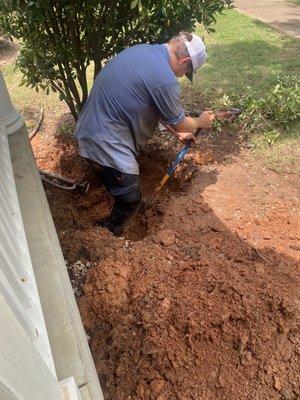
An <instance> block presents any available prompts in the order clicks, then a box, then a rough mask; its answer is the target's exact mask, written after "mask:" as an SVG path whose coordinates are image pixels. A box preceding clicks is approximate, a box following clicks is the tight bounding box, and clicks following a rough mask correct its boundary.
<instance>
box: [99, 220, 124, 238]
mask: <svg viewBox="0 0 300 400" xmlns="http://www.w3.org/2000/svg"><path fill="white" fill-rule="evenodd" d="M98 225H99V226H102V228H106V229H108V230H109V231H110V232H111V233H112V234H113V235H114V236H122V234H123V231H124V228H123V226H117V225H114V224H113V222H112V220H111V217H108V218H105V219H102V220H101V221H99V223H98Z"/></svg>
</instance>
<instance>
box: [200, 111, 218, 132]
mask: <svg viewBox="0 0 300 400" xmlns="http://www.w3.org/2000/svg"><path fill="white" fill-rule="evenodd" d="M215 118H216V116H215V114H214V112H213V111H210V110H208V111H204V112H203V113H202V114H201V115H200V116H199V117H198V121H199V125H200V128H202V129H209V128H211V127H212V123H213V120H214V119H215Z"/></svg>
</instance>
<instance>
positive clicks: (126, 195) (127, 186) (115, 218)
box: [89, 162, 141, 227]
mask: <svg viewBox="0 0 300 400" xmlns="http://www.w3.org/2000/svg"><path fill="white" fill-rule="evenodd" d="M89 163H90V162H89ZM90 164H92V165H93V166H94V168H95V169H96V171H97V174H98V176H99V178H100V180H101V182H102V183H103V185H104V186H105V187H106V188H107V190H108V191H109V193H110V194H111V195H112V196H113V198H114V199H115V202H114V205H113V209H112V211H111V215H110V219H111V222H112V224H113V225H115V226H117V227H123V226H124V225H125V223H126V221H127V220H128V219H129V217H130V216H131V215H132V214H133V213H135V211H136V210H137V209H138V208H139V206H140V203H141V183H140V176H139V175H134V174H126V173H124V172H121V171H118V170H117V169H114V168H110V167H104V166H101V165H99V164H96V163H94V162H92V163H90Z"/></svg>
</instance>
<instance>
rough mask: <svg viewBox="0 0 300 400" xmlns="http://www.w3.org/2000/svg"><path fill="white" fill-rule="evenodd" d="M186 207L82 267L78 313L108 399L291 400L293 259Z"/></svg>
mask: <svg viewBox="0 0 300 400" xmlns="http://www.w3.org/2000/svg"><path fill="white" fill-rule="evenodd" d="M187 200H190V199H186V198H183V199H176V200H175V201H173V202H172V204H170V202H169V204H168V207H167V208H166V209H164V212H165V214H164V218H163V222H162V226H161V229H160V230H159V231H158V232H157V233H155V234H153V235H150V236H148V237H146V238H144V239H143V241H140V242H130V243H127V246H124V247H123V248H119V249H114V251H112V252H111V255H110V256H109V257H108V258H106V259H105V260H103V261H101V262H100V263H99V264H98V266H97V267H96V268H94V269H91V270H90V271H89V272H88V276H87V281H86V283H85V285H84V296H83V297H81V298H80V299H79V307H80V310H81V315H82V317H83V321H84V323H85V327H86V330H87V332H88V334H89V335H90V336H91V349H92V353H93V355H94V359H95V362H96V366H97V370H98V373H99V377H100V381H101V383H102V385H103V389H104V392H105V396H106V397H105V398H107V399H116V400H123V399H159V400H164V399H165V400H168V399H180V400H182V399H197V400H198V399H205V400H206V399H207V400H208V399H224V398H226V399H233V400H235V399H246V398H250V396H251V398H253V399H281V398H283V399H297V398H299V395H300V391H299V381H298V378H297V373H298V372H299V355H300V354H299V353H300V352H299V341H298V340H299V336H298V334H299V331H298V328H299V325H298V323H299V320H297V315H299V314H298V309H299V299H298V297H297V295H298V294H299V292H298V291H299V281H298V280H297V276H299V275H298V274H297V267H296V265H295V261H294V260H293V259H290V258H288V257H282V256H280V255H278V254H276V253H275V252H272V251H269V250H268V251H267V250H266V251H265V252H264V253H261V252H257V251H256V250H254V249H253V248H252V247H251V246H248V245H247V244H245V242H243V241H242V240H241V239H240V238H239V237H237V236H235V235H233V234H232V233H231V232H229V231H228V230H227V229H226V228H225V227H224V226H223V225H222V224H221V223H220V221H218V220H217V219H216V217H215V216H214V215H213V213H212V211H211V210H209V207H208V206H207V205H206V204H203V203H201V202H198V203H197V204H195V203H192V205H191V204H190V201H187ZM187 203H188V206H187ZM170 226H172V228H170ZM298 272H299V271H298Z"/></svg>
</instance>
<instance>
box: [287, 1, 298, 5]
mask: <svg viewBox="0 0 300 400" xmlns="http://www.w3.org/2000/svg"><path fill="white" fill-rule="evenodd" d="M286 2H287V3H292V4H296V5H297V6H300V0H286Z"/></svg>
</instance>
